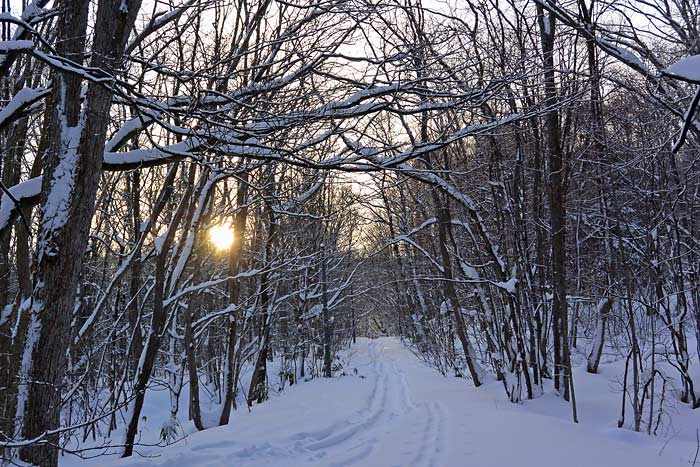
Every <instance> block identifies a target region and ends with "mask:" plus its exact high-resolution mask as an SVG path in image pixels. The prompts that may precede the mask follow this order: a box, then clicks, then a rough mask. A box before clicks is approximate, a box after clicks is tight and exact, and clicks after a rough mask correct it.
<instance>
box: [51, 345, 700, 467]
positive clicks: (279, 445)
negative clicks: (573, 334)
mask: <svg viewBox="0 0 700 467" xmlns="http://www.w3.org/2000/svg"><path fill="white" fill-rule="evenodd" d="M346 357H347V358H350V357H351V359H350V360H349V363H345V369H346V372H347V373H348V374H347V375H346V376H337V377H335V378H332V379H330V380H327V379H322V378H321V379H317V380H313V381H310V382H307V383H301V384H297V385H294V386H291V387H289V388H287V389H285V390H284V391H283V392H281V393H273V396H272V398H271V400H269V401H267V402H265V403H264V404H261V405H255V406H254V407H253V408H252V411H250V412H248V411H246V410H245V409H242V410H238V411H237V412H236V413H235V414H234V416H233V417H232V421H231V423H230V424H229V425H228V426H223V427H215V428H209V429H207V430H205V431H203V432H196V431H195V430H194V429H193V427H192V424H191V422H183V420H182V419H181V420H180V422H179V425H173V424H174V423H175V422H174V421H173V420H171V419H170V401H169V399H168V397H167V395H165V394H163V393H164V392H166V391H159V392H153V391H152V392H151V393H149V394H148V395H147V397H146V408H145V412H144V416H145V417H146V419H147V422H144V425H145V426H147V427H148V428H144V431H143V432H142V439H141V441H142V442H143V443H149V442H157V440H158V437H159V435H160V429H161V427H163V426H165V425H167V426H176V427H177V429H179V430H181V432H184V433H186V434H188V436H187V437H186V438H185V439H184V440H183V441H181V442H179V443H176V444H173V445H171V446H168V447H140V448H139V449H138V451H139V453H140V454H141V455H140V456H138V455H137V456H135V457H132V458H129V459H120V458H118V457H117V456H113V457H98V458H94V459H88V460H81V459H78V458H76V457H71V456H64V457H62V458H61V467H90V466H100V467H117V466H122V467H127V466H129V467H150V466H169V467H184V466H188V467H205V466H207V467H215V466H231V465H235V466H236V467H282V466H284V467H287V466H293V467H307V466H308V467H310V466H317V467H322V466H323V467H325V466H328V467H330V466H368V467H390V466H397V467H398V466H401V467H427V466H434V467H450V466H462V465H469V466H478V467H490V466H493V467H496V466H498V467H503V466H524V467H527V466H535V465H536V466H538V467H560V466H563V465H565V466H567V467H569V466H571V467H577V466H580V467H591V466H608V465H614V466H616V467H626V466H630V467H631V466H635V467H662V466H664V467H674V466H687V465H690V464H692V458H693V456H694V453H695V449H696V445H695V428H696V427H697V426H698V419H697V414H696V413H693V412H692V411H691V410H690V409H688V408H687V406H679V407H677V408H676V410H677V413H675V414H674V415H673V417H674V422H673V431H672V432H668V433H663V434H660V435H659V436H656V437H649V436H647V435H644V434H639V433H634V432H632V431H629V430H625V429H618V428H617V427H616V418H617V415H618V412H619V400H620V393H619V392H618V390H617V389H616V385H615V381H617V378H619V376H620V373H619V372H620V369H621V367H620V363H621V362H620V361H617V362H614V363H608V364H605V363H604V364H603V365H601V374H597V375H590V374H587V373H585V370H584V369H582V368H578V369H577V370H576V374H575V377H576V381H577V393H578V399H579V400H578V403H579V413H580V415H581V423H579V424H574V423H572V422H571V421H570V406H569V405H568V404H567V403H566V402H564V401H563V400H561V399H560V398H559V397H557V396H556V394H555V393H554V392H553V391H552V390H551V389H549V388H545V393H544V395H543V396H542V397H540V398H538V399H536V400H533V401H526V402H524V403H522V404H512V403H510V402H508V401H507V399H506V397H505V395H504V393H503V387H502V383H500V382H497V381H493V380H491V381H486V383H485V384H484V386H482V387H481V388H478V389H475V388H473V387H472V386H471V385H470V383H469V382H468V381H466V380H464V379H461V378H454V377H447V378H446V377H442V376H441V375H440V374H439V373H438V372H437V371H436V370H434V369H433V368H430V367H427V366H426V365H425V364H424V363H423V362H421V361H420V360H419V359H418V358H416V357H415V356H414V354H413V353H412V352H411V351H410V350H409V349H408V348H406V347H404V345H403V344H402V343H401V341H400V340H398V339H397V338H380V339H374V340H369V339H358V343H357V345H356V346H354V348H353V349H352V352H351V353H349V354H348V353H346ZM355 370H356V371H355ZM271 381H274V379H273V378H271ZM183 392H184V391H183ZM184 397H186V395H184ZM180 407H186V399H185V403H184V404H183V402H182V401H181V403H180ZM693 417H695V418H693ZM689 461H690V464H689Z"/></svg>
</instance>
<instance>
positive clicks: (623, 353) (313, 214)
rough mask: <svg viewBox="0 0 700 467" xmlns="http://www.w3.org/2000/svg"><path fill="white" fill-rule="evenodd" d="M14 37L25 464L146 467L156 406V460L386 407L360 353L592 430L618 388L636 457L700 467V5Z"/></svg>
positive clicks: (19, 29)
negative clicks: (271, 429) (317, 401)
mask: <svg viewBox="0 0 700 467" xmlns="http://www.w3.org/2000/svg"><path fill="white" fill-rule="evenodd" d="M0 26H1V27H2V30H1V31H0V34H1V37H0V196H1V197H0V464H2V465H19V466H38V467H57V466H58V465H59V463H60V464H61V465H68V464H64V463H65V462H67V461H66V459H75V460H72V461H71V462H78V461H80V460H81V458H83V459H84V460H89V459H90V458H92V459H93V461H94V459H95V458H98V459H99V458H100V457H101V456H103V455H107V454H109V455H111V457H110V459H112V458H117V461H115V462H126V461H118V458H129V457H132V456H135V455H136V454H137V453H138V452H139V450H140V448H142V447H144V446H147V445H149V443H150V441H147V440H146V437H145V435H143V433H146V432H145V431H144V430H145V428H144V424H148V423H151V419H152V418H153V417H151V416H150V415H148V414H149V413H150V412H148V410H150V409H149V407H151V405H152V404H150V405H149V400H150V399H149V398H153V397H156V396H152V395H151V394H158V395H159V396H158V397H159V398H161V399H162V401H163V402H162V405H163V410H162V412H163V413H165V414H166V416H164V418H165V420H158V421H157V423H158V426H157V427H156V428H155V430H156V431H157V432H158V433H157V435H156V440H155V442H154V443H152V444H158V445H159V446H166V445H169V444H177V443H178V442H179V440H181V439H182V438H183V437H185V438H186V437H187V436H185V435H186V433H185V432H188V433H189V432H192V433H195V434H193V435H192V436H195V435H196V432H199V431H203V432H205V433H206V432H211V433H214V434H216V433H223V432H222V431H221V428H217V427H222V426H225V425H229V427H233V425H234V424H235V423H236V422H238V423H242V422H240V421H241V420H255V419H256V416H257V415H256V414H258V413H259V414H261V415H260V417H263V416H265V415H264V414H265V413H267V412H264V410H265V409H264V408H265V407H266V406H267V405H268V404H269V407H270V408H269V410H273V407H278V406H280V405H283V403H282V401H283V400H284V398H285V397H297V396H298V395H299V394H301V393H303V392H304V391H316V389H314V388H322V387H336V386H332V385H333V384H340V383H338V381H345V383H342V384H346V385H349V384H351V383H350V382H351V381H356V383H357V384H358V385H360V386H358V387H364V386H362V385H365V384H369V383H368V381H369V379H371V378H369V377H367V378H365V374H364V373H363V371H364V370H363V369H362V368H361V367H359V366H358V365H360V364H359V363H353V360H352V358H351V357H352V355H353V354H354V353H356V352H359V355H361V356H362V355H364V356H366V357H367V359H368V360H367V361H368V362H369V361H370V360H371V361H372V362H374V365H375V367H371V368H374V370H373V371H375V370H376V372H378V373H377V375H379V374H384V373H381V372H382V371H389V370H390V369H391V368H393V369H394V370H396V368H398V367H400V368H399V370H400V369H401V368H404V367H401V365H403V364H404V363H405V362H407V361H408V358H409V357H408V353H406V354H404V353H400V355H401V356H402V357H401V358H402V359H405V360H399V361H398V363H396V362H394V363H390V362H389V360H381V358H380V354H381V351H382V349H381V348H380V347H377V344H376V342H388V343H390V344H386V346H387V348H389V350H387V352H389V354H391V352H395V354H396V355H399V353H397V352H406V351H410V353H411V354H412V355H413V356H414V357H415V360H416V362H420V364H421V365H422V366H423V367H427V368H430V371H431V372H432V373H431V374H435V375H436V376H439V378H437V381H441V380H442V379H443V377H444V378H449V379H450V381H452V380H455V379H456V381H457V382H458V383H459V385H460V391H461V392H463V393H464V394H465V396H464V397H467V394H471V393H475V394H479V391H482V393H483V392H484V391H487V392H488V391H492V392H493V389H494V388H497V392H498V395H497V397H498V398H499V399H500V400H502V402H501V404H502V405H504V406H508V405H513V406H522V407H525V408H527V407H532V404H536V403H537V399H542V400H547V401H550V399H549V398H548V397H549V395H551V394H555V395H556V397H555V398H553V399H551V401H554V402H551V401H550V402H551V403H552V404H555V405H556V407H558V408H561V407H564V408H565V413H566V416H565V417H564V418H566V425H567V426H568V424H572V425H575V424H576V423H577V422H579V421H581V420H583V421H585V419H586V416H587V412H586V410H587V409H586V406H585V405H581V404H584V403H585V402H586V401H587V400H590V397H591V395H590V394H592V393H590V391H589V393H587V388H588V387H589V386H590V385H589V384H588V381H589V380H588V379H585V381H586V383H585V384H584V383H582V384H581V385H579V384H578V382H579V379H580V376H579V375H583V378H589V376H588V374H590V375H592V376H590V377H591V378H597V379H594V380H591V381H602V382H601V383H600V384H601V385H602V387H603V388H605V390H606V391H607V392H609V393H610V397H611V398H612V399H611V400H614V408H613V405H612V404H611V408H610V409H606V411H604V412H605V413H602V414H601V415H600V416H601V417H604V418H605V420H606V421H610V423H611V424H614V425H615V426H616V427H617V428H616V429H618V430H625V431H629V432H639V433H640V434H641V435H640V436H642V435H643V438H634V439H652V438H659V437H662V436H663V433H668V432H669V430H671V429H672V427H673V426H674V421H673V420H674V417H675V415H674V414H677V413H681V414H686V416H687V417H690V418H689V420H691V425H692V426H693V427H694V428H692V430H693V431H692V434H691V435H692V436H691V437H692V440H691V441H692V445H693V446H695V444H697V446H698V450H700V438H698V439H699V440H698V441H697V443H696V441H695V438H696V435H697V431H695V430H696V429H697V428H698V427H700V417H698V415H700V412H699V411H698V410H700V288H699V286H700V2H698V0H2V13H1V14H0ZM384 336H394V337H393V338H392V339H395V340H382V339H387V338H386V337H384ZM379 337H381V339H379V340H377V339H375V338H379ZM375 341H376V342H375ZM396 342H401V345H400V346H399V345H397V346H396V349H394V347H392V346H393V345H395V343H396ZM358 346H359V347H358ZM362 346H366V347H367V349H366V352H367V355H365V354H364V353H363V352H365V351H364V350H363V351H358V350H357V349H359V348H364V347H362ZM399 348H400V349H401V350H398V349H399ZM353 349H355V350H353ZM389 354H387V355H389ZM358 358H360V357H358ZM362 358H364V357H362ZM382 358H384V357H382ZM386 358H389V357H386ZM412 364H413V363H412ZM416 364H417V363H416ZM368 365H369V364H368ZM392 365H393V366H392ZM397 365H398V366H397ZM606 365H612V366H611V367H610V368H613V366H614V368H615V369H616V370H615V371H617V373H616V374H615V376H614V379H615V384H608V383H607V382H606V381H607V380H604V378H606V376H605V375H608V377H609V378H613V376H610V375H611V373H610V372H612V370H610V371H603V368H604V367H605V366H606ZM395 367H396V368H395ZM358 368H360V369H359V370H358ZM367 368H368V369H367V371H368V372H369V371H370V370H369V369H370V366H367ZM579 369H580V372H579V371H578V370H579ZM391 371H393V370H391ZM402 371H403V370H402ZM421 371H423V370H421ZM368 374H369V373H368ZM421 374H423V373H421ZM425 374H426V375H427V374H428V373H425ZM386 375H389V376H391V378H394V377H396V380H393V379H391V378H389V376H387V379H386V381H385V382H384V383H381V381H379V379H378V380H377V381H379V383H381V384H384V386H382V387H384V388H385V389H386V391H387V394H388V396H387V397H389V398H391V397H399V395H398V394H396V393H399V392H401V390H400V385H399V381H403V382H404V383H405V378H404V376H405V375H404V374H403V373H402V372H396V373H386ZM399 376H400V377H401V378H404V379H400V378H399ZM329 378H330V380H328V381H326V379H329ZM408 378H409V380H410V378H411V377H410V374H409V375H408ZM334 380H337V381H334ZM379 383H377V384H379ZM409 383H410V381H409ZM319 384H321V385H323V384H326V385H331V386H318V385H319ZM352 384H355V383H352ZM394 384H395V386H392V385H394ZM402 384H403V383H402ZM407 384H408V383H407ZM411 384H413V383H411ZM441 384H442V383H441ZM445 384H447V383H445ZM306 386H308V388H309V389H306ZM409 386H410V384H409ZM608 386H611V387H608ZM612 386H614V387H612ZM392 387H394V388H395V389H396V391H393V390H391V388H392ZM406 388H408V386H406V387H404V389H405V390H406V394H404V402H405V406H402V407H403V409H401V410H404V409H405V410H413V409H415V410H419V409H420V410H423V409H425V410H427V411H430V410H431V409H430V408H431V407H433V405H432V404H433V402H431V401H428V402H426V404H425V405H420V404H418V402H417V399H413V397H418V396H416V395H415V394H414V395H413V396H412V395H411V394H409V392H410V390H409V389H410V388H408V389H406ZM375 389H376V390H377V391H379V389H380V388H379V387H377V388H375ZM319 391H320V389H319ZM348 391H350V392H351V391H352V390H351V389H348ZM287 392H289V396H287V395H286V393H287ZM312 393H313V392H309V393H308V394H312ZM338 394H340V393H338ZM392 394H394V395H393V396H392ZM344 397H345V396H343V397H338V398H337V400H331V401H330V402H326V403H327V404H328V406H327V407H326V408H325V409H324V410H326V411H328V412H332V411H334V410H336V409H335V407H336V406H337V407H342V405H343V404H344V403H345V402H344V400H343V398H344ZM455 397H456V396H455ZM469 397H471V396H469ZM474 397H476V396H474ZM494 397H496V396H494ZM587 397H588V398H589V399H587ZM161 399H158V400H161ZM153 400H155V399H153ZM323 400H325V399H323ZM390 401H391V399H387V402H386V403H387V404H389V402H390ZM577 401H579V402H581V403H579V404H577ZM277 403H279V404H277ZM548 403H549V402H548ZM274 404H277V405H274ZM373 404H374V403H373ZM377 404H379V402H377ZM434 404H435V405H436V407H437V405H439V404H438V403H437V402H435V403H434ZM372 407H373V405H372V406H371V407H370V409H372ZM606 407H607V406H606ZM275 410H276V409H275ZM339 410H340V409H339ZM372 410H373V409H372ZM377 410H379V409H377ZM396 410H399V409H396ZM508 410H516V408H513V409H508ZM370 412H371V410H370ZM438 412H439V410H438V409H437V408H435V412H430V414H433V415H435V416H436V417H437V415H436V414H438ZM417 413H418V412H416V414H417ZM147 415H148V416H147ZM448 415H449V414H448ZM384 416H385V415H383V414H382V413H380V412H377V413H376V417H377V419H379V418H382V417H384ZM596 416H598V415H596ZM245 417H247V418H245ZM296 417H300V420H298V421H297V423H299V424H303V415H302V414H299V415H296ZM416 417H417V418H421V417H419V416H418V415H416ZM485 417H487V415H485ZM692 417H694V420H695V421H694V422H692V420H693V418H692ZM369 420H370V421H371V420H372V419H371V417H370V418H369ZM426 420H427V419H426ZM363 423H364V422H363ZM426 423H427V421H426ZM435 423H436V424H437V422H435ZM522 423H523V426H521V427H520V430H527V429H528V425H526V422H524V421H523V422H522ZM185 425H187V427H191V430H190V431H188V430H189V429H183V426H185ZM582 425H583V424H582ZM362 427H365V428H367V429H368V430H369V429H370V428H371V427H370V426H369V425H363V424H358V425H357V430H355V431H353V436H356V434H355V432H357V433H360V432H361V431H362V430H361V428H362ZM302 428H303V427H302ZM230 429H231V430H234V428H230ZM236 429H237V430H244V431H245V426H243V427H239V428H236ZM362 429H364V428H362ZM566 429H569V428H566ZM572 429H573V428H572ZM217 430H219V431H217ZM426 430H427V431H426V433H432V432H431V431H430V426H429V425H426ZM445 430H446V429H445ZM445 430H443V431H445ZM438 431H439V430H437V431H435V433H436V434H435V438H436V442H438V441H439V439H438V438H441V436H438V435H437V433H438ZM227 433H229V432H227ZM230 433H231V436H232V437H235V436H234V435H235V433H237V432H236V431H231V432H230ZM340 434H343V433H340ZM443 435H444V436H447V435H446V434H444V433H443ZM212 436H214V435H212ZM260 436H261V438H264V437H265V434H264V433H262V434H261V435H260ZM319 436H320V435H319ZM358 436H361V435H358ZM431 436H432V435H431ZM329 438H330V436H329ZM192 439H193V440H194V439H195V438H194V437H193V438H192ZM202 439H204V438H202ZM426 439H427V438H426ZM263 441H264V439H258V440H257V442H263ZM192 442H193V443H194V441H192ZM641 442H644V441H640V443H641ZM328 444H329V445H330V442H328ZM163 449H164V451H163V452H168V451H167V449H169V448H168V447H167V446H166V447H164V448H163ZM178 449H179V448H178ZM251 449H252V448H251ZM304 449H305V450H304V452H305V453H306V452H310V450H311V447H308V446H307V447H306V448H304ZM343 449H345V448H343ZM377 449H379V448H377ZM445 449H447V448H445ZM693 451H694V448H693ZM346 452H347V451H346ZM685 454H688V455H689V456H690V461H689V462H688V463H686V464H684V465H695V462H696V461H698V462H700V460H699V459H698V452H695V451H694V452H689V453H684V455H685ZM693 454H694V456H695V457H694V459H693ZM251 455H252V454H251ZM256 455H257V454H256ZM368 456H369V454H368ZM144 459H145V458H144ZM367 459H369V458H366V459H365V460H364V461H358V462H356V463H355V464H352V465H365V466H373V465H376V466H380V465H382V466H387V465H390V464H379V463H378V461H376V462H377V463H373V462H372V461H370V460H367ZM244 460H245V459H244ZM424 461H425V462H427V460H426V459H423V458H421V457H420V456H418V457H416V460H415V461H410V462H409V461H406V462H405V463H400V465H404V466H407V467H413V466H419V465H435V466H437V467H450V466H452V465H455V466H456V465H462V464H456V463H453V461H450V460H446V459H443V460H442V461H439V462H438V461H435V462H433V463H432V464H426V463H424ZM100 462H101V461H98V463H97V464H93V465H106V464H101V463H100ZM104 462H106V461H104ZM144 462H146V461H145V460H144ZM207 462H208V461H207ZM242 462H243V461H242ZM258 462H260V464H255V465H260V466H263V465H277V464H273V463H271V461H265V462H268V463H265V462H263V461H258ZM324 462H325V461H321V463H318V464H313V465H323V466H326V465H328V466H330V465H351V464H333V463H330V462H329V463H324ZM402 462H403V461H402ZM657 462H660V463H659V464H657V465H671V464H666V463H664V462H663V461H661V460H658V459H657ZM70 465H73V464H70ZM75 465H82V464H79V463H76V464H75ZM110 465H111V464H110ZM114 465H122V464H118V463H116V464H114ZM123 465H134V466H135V465H152V464H149V463H144V464H123ZM153 465H180V464H174V463H170V464H153ZM181 465H195V464H188V463H184V462H183V463H182V464H181ZM196 465H200V464H196ZM201 465H209V466H218V465H241V466H243V465H249V464H246V463H245V462H243V463H241V464H236V463H234V464H229V463H225V464H224V463H215V462H214V461H211V463H208V464H207V463H204V464H201ZM250 465H253V464H250ZM279 465H291V466H295V467H296V466H297V465H299V466H301V465H307V464H304V463H303V462H301V461H299V462H298V463H294V462H291V463H287V464H279ZM308 465H312V464H308ZM391 465H394V464H391ZM464 465H467V464H464ZM474 465H477V464H474ZM480 465H482V466H483V465H487V464H480ZM493 465H498V464H493ZM522 465H525V466H529V465H541V464H536V463H534V462H532V463H525V464H522ZM560 465H563V464H560ZM572 465H578V464H572ZM601 465H602V464H601ZM616 465H624V464H616ZM650 465H652V464H650Z"/></svg>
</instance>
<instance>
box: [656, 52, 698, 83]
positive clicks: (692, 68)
mask: <svg viewBox="0 0 700 467" xmlns="http://www.w3.org/2000/svg"><path fill="white" fill-rule="evenodd" d="M664 71H665V72H666V74H668V75H671V76H673V77H675V78H679V79H682V80H684V81H692V82H694V83H699V84H700V55H691V56H690V57H686V58H684V59H682V60H679V61H677V62H676V63H674V64H673V65H671V66H670V67H668V68H666V69H665V70H664Z"/></svg>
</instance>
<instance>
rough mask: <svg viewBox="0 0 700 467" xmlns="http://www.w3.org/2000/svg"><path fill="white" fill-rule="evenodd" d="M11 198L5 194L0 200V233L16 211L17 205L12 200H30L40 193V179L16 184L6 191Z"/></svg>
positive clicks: (36, 178)
mask: <svg viewBox="0 0 700 467" xmlns="http://www.w3.org/2000/svg"><path fill="white" fill-rule="evenodd" d="M8 191H9V192H10V194H11V195H12V197H10V196H8V194H7V193H3V195H2V197H1V198H0V231H2V230H4V229H5V228H6V227H7V224H8V222H10V220H11V219H12V213H13V211H14V210H15V209H17V204H16V203H15V202H14V201H13V199H12V198H14V199H16V200H17V201H21V200H22V199H24V198H32V197H35V196H38V195H39V194H40V193H41V177H35V178H31V179H29V180H27V181H24V182H22V183H18V184H17V185H14V186H12V187H10V188H9V190H8Z"/></svg>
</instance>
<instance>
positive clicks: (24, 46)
mask: <svg viewBox="0 0 700 467" xmlns="http://www.w3.org/2000/svg"><path fill="white" fill-rule="evenodd" d="M33 48H34V42H32V41H28V40H15V41H0V54H6V53H8V52H18V51H27V50H32V49H33Z"/></svg>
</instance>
